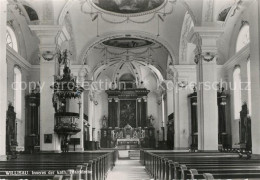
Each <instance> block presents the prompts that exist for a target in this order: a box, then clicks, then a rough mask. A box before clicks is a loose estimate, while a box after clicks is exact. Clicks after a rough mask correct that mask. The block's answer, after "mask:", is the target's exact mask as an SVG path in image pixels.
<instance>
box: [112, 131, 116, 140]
mask: <svg viewBox="0 0 260 180" xmlns="http://www.w3.org/2000/svg"><path fill="white" fill-rule="evenodd" d="M111 138H112V141H114V140H115V130H112V131H111Z"/></svg>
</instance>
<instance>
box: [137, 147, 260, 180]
mask: <svg viewBox="0 0 260 180" xmlns="http://www.w3.org/2000/svg"><path fill="white" fill-rule="evenodd" d="M140 161H141V164H143V165H144V166H145V167H146V170H147V172H148V173H149V174H150V175H151V176H152V177H153V178H154V179H158V180H172V179H213V178H216V179H229V178H230V179H234V178H252V179H253V178H256V179H259V178H260V160H259V159H241V158H240V155H239V154H237V153H221V152H216V153H212V152H210V153H209V152H199V153H190V152H184V153H183V152H177V153H175V152H167V151H166V152H165V153H163V152H155V151H154V152H152V151H151V152H149V151H144V150H141V154H140Z"/></svg>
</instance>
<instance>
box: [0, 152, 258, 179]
mask: <svg viewBox="0 0 260 180" xmlns="http://www.w3.org/2000/svg"><path fill="white" fill-rule="evenodd" d="M135 151H136V150H135ZM125 152H126V151H124V154H125ZM120 154H122V151H121V152H120V150H119V151H118V150H100V151H96V152H80V153H79V152H77V153H72V152H69V153H62V154H60V153H56V154H54V153H48V154H46V153H41V154H34V155H19V157H17V158H16V159H10V160H6V159H5V158H3V157H1V159H0V160H1V161H0V168H1V171H0V178H1V179H3V178H4V179H6V180H11V179H27V180H36V179H48V180H121V179H122V180H150V179H154V180H173V179H185V180H186V179H206V180H208V179H255V180H257V179H259V178H260V156H259V155H253V156H252V157H248V156H246V155H244V154H241V153H237V152H205V151H204V152H189V151H187V150H168V151H165V150H160V151H158V150H140V156H139V157H138V158H137V157H136V156H135V157H134V158H131V156H130V157H129V155H130V153H129V154H127V156H125V155H124V157H122V156H120Z"/></svg>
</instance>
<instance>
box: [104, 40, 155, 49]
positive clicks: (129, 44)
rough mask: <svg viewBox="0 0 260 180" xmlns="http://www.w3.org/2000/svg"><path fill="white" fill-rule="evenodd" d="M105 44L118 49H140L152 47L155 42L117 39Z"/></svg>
mask: <svg viewBox="0 0 260 180" xmlns="http://www.w3.org/2000/svg"><path fill="white" fill-rule="evenodd" d="M103 44H104V45H106V46H112V47H118V48H139V47H144V46H149V45H152V44H153V42H151V41H147V40H144V39H138V38H115V39H110V40H107V41H104V42H103Z"/></svg>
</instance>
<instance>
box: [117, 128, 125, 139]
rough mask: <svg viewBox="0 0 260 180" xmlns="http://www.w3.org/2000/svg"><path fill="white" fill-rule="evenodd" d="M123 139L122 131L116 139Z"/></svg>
mask: <svg viewBox="0 0 260 180" xmlns="http://www.w3.org/2000/svg"><path fill="white" fill-rule="evenodd" d="M123 137H124V134H123V131H122V130H120V132H119V134H118V139H122V138H123Z"/></svg>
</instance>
